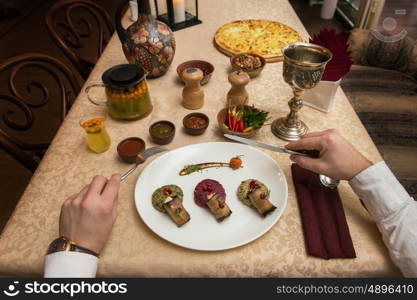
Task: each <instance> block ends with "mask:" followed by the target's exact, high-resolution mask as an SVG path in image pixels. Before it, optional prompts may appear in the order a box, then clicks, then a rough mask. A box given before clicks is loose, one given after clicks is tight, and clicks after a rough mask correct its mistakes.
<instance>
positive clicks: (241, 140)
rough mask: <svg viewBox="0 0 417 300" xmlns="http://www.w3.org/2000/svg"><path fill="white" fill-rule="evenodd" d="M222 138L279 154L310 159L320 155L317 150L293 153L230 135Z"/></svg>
mask: <svg viewBox="0 0 417 300" xmlns="http://www.w3.org/2000/svg"><path fill="white" fill-rule="evenodd" d="M224 136H225V137H227V138H228V139H230V140H233V141H236V142H240V143H243V144H247V145H251V146H257V147H261V148H264V149H268V150H271V151H275V152H280V153H287V154H294V155H302V156H307V157H311V158H319V155H320V152H319V151H317V150H299V151H293V150H289V149H287V148H284V147H280V146H272V145H268V144H264V143H260V142H257V141H254V140H250V139H246V138H242V137H239V136H235V135H231V134H225V135H224Z"/></svg>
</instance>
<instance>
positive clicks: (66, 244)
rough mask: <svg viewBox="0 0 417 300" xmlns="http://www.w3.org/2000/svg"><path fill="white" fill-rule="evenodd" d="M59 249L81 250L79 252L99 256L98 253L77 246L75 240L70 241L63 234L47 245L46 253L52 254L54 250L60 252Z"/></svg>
mask: <svg viewBox="0 0 417 300" xmlns="http://www.w3.org/2000/svg"><path fill="white" fill-rule="evenodd" d="M60 251H72V252H81V253H86V254H90V255H94V256H96V257H99V254H98V253H96V252H94V251H92V250H90V249H87V248H84V247H81V246H78V245H77V244H76V243H75V242H73V241H71V240H70V239H69V238H67V237H65V236H61V237H59V238H57V239H55V240H53V241H52V243H51V244H50V245H49V247H48V252H47V254H46V255H48V254H52V253H55V252H60Z"/></svg>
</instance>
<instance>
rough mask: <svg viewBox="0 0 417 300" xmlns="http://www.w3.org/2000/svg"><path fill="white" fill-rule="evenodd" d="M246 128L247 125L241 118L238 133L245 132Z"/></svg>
mask: <svg viewBox="0 0 417 300" xmlns="http://www.w3.org/2000/svg"><path fill="white" fill-rule="evenodd" d="M244 127H245V124H244V123H243V117H241V118H240V121H239V129H238V131H239V132H243V129H244Z"/></svg>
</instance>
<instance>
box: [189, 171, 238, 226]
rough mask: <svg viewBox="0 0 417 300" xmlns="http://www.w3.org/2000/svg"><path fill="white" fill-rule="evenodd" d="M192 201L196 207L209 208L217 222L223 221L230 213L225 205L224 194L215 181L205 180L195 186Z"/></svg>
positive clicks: (221, 187)
mask: <svg viewBox="0 0 417 300" xmlns="http://www.w3.org/2000/svg"><path fill="white" fill-rule="evenodd" d="M194 201H195V203H196V204H197V205H198V206H201V207H205V208H209V210H210V212H211V213H212V214H213V215H214V217H215V218H216V220H217V221H218V222H221V221H223V220H224V219H225V218H227V217H228V216H230V214H231V213H232V211H231V210H230V208H229V206H228V205H227V204H226V192H225V191H224V188H223V186H222V185H221V184H220V182H218V181H216V180H212V179H205V180H203V181H201V182H200V183H199V184H197V186H196V187H195V190H194Z"/></svg>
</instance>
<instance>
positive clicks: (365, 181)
mask: <svg viewBox="0 0 417 300" xmlns="http://www.w3.org/2000/svg"><path fill="white" fill-rule="evenodd" d="M349 184H350V186H351V187H352V189H353V190H354V191H355V193H356V194H357V195H358V196H359V198H360V199H362V201H363V202H364V203H365V205H366V208H367V209H368V210H369V212H370V213H371V215H372V216H373V217H374V218H375V219H376V220H381V219H384V218H385V217H387V216H389V215H390V214H393V213H395V212H397V211H398V210H399V209H400V208H401V207H402V206H405V205H406V204H407V203H408V202H409V201H412V198H411V197H410V196H409V195H408V193H407V191H406V190H405V189H404V188H403V186H402V185H401V184H400V183H399V182H398V180H397V178H395V176H394V174H392V172H391V170H390V169H389V168H388V166H387V165H386V164H385V162H384V161H381V162H379V163H377V164H374V165H373V166H371V167H369V168H367V169H365V170H363V171H362V172H360V173H359V174H358V175H356V176H355V177H354V178H352V179H351V180H350V181H349Z"/></svg>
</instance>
